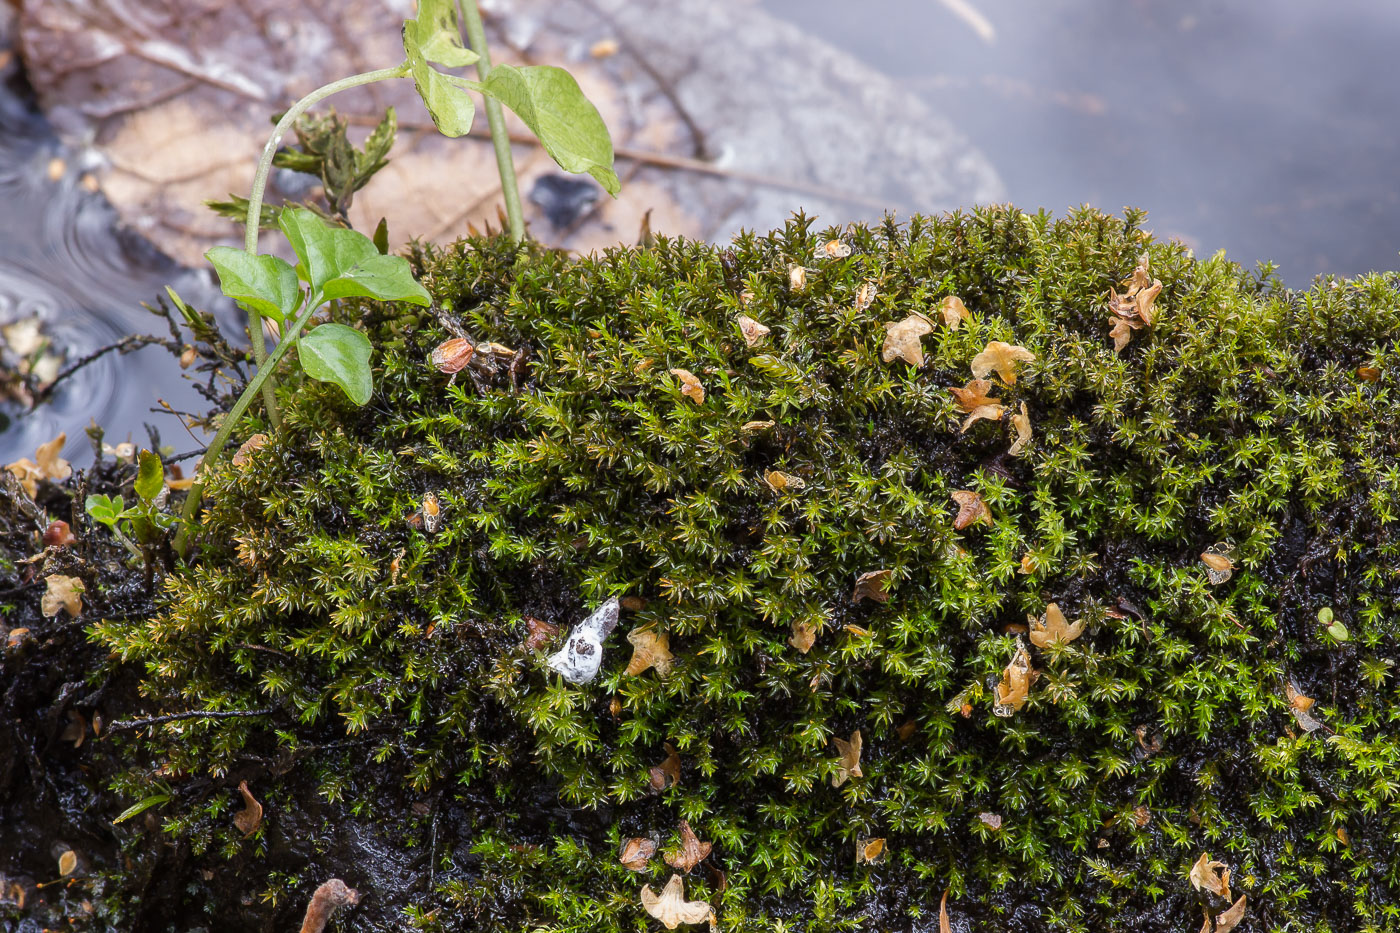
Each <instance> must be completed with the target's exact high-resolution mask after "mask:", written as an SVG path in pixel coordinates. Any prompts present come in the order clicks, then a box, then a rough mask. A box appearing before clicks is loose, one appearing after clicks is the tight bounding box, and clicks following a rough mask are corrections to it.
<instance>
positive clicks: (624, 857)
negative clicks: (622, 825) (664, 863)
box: [617, 836, 656, 871]
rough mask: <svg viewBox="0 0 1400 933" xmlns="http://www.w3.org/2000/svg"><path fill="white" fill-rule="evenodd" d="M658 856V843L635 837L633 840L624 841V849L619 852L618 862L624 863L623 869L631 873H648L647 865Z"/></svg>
mask: <svg viewBox="0 0 1400 933" xmlns="http://www.w3.org/2000/svg"><path fill="white" fill-rule="evenodd" d="M655 854H656V843H655V842H653V841H652V840H650V839H644V838H642V837H640V836H634V837H632V838H631V839H624V840H622V847H621V848H620V849H619V850H618V853H617V860H618V861H619V862H621V863H622V867H623V868H627V869H629V870H631V871H646V870H647V863H648V862H650V861H651V857H652V856H653V855H655Z"/></svg>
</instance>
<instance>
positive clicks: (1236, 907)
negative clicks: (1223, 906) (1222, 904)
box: [1215, 894, 1245, 933]
mask: <svg viewBox="0 0 1400 933" xmlns="http://www.w3.org/2000/svg"><path fill="white" fill-rule="evenodd" d="M1244 907H1245V896H1244V895H1243V894H1241V895H1240V899H1239V900H1237V901H1235V903H1233V904H1231V905H1230V909H1229V910H1224V911H1221V912H1220V913H1219V914H1218V915H1217V916H1216V918H1215V933H1230V931H1231V930H1233V929H1234V928H1235V927H1237V926H1239V925H1240V921H1241V920H1243V919H1244Z"/></svg>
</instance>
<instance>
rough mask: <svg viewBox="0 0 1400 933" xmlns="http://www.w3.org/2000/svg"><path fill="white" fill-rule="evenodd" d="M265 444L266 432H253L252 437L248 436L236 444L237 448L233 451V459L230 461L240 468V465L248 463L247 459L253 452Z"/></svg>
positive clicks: (250, 457) (249, 458)
mask: <svg viewBox="0 0 1400 933" xmlns="http://www.w3.org/2000/svg"><path fill="white" fill-rule="evenodd" d="M266 444H267V435H266V434H261V433H259V434H254V435H253V436H252V437H250V438H248V439H247V440H246V441H244V442H243V443H242V444H240V445H239V446H238V450H237V451H236V452H235V453H234V455H233V460H231V461H230V462H231V463H232V464H233V465H234V466H236V467H239V468H240V469H241V468H242V467H244V466H246V465H247V464H248V461H249V460H251V459H252V457H253V454H255V453H257V452H258V451H260V450H262V449H263V446H264V445H266Z"/></svg>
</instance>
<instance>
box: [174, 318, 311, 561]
mask: <svg viewBox="0 0 1400 933" xmlns="http://www.w3.org/2000/svg"><path fill="white" fill-rule="evenodd" d="M310 298H311V299H315V300H308V301H307V303H306V308H305V309H304V310H303V311H302V312H301V314H299V315H298V316H297V319H296V320H295V321H293V322H292V326H291V327H290V328H288V329H287V331H286V332H285V333H284V334H283V335H282V339H281V340H280V341H278V343H277V346H276V348H274V349H273V351H272V355H271V356H269V357H268V358H267V361H266V362H265V363H264V364H263V365H262V366H259V367H258V371H257V372H256V373H255V374H254V375H253V378H252V379H251V380H250V381H249V382H248V385H247V386H245V387H244V389H243V394H242V395H240V396H238V401H236V402H234V403H233V408H231V409H229V412H228V414H226V415H224V420H223V422H222V423H221V424H220V425H219V430H218V432H217V433H215V435H214V440H213V441H211V442H210V444H209V447H208V449H207V450H205V452H204V459H203V460H201V461H200V464H199V473H200V475H203V474H204V473H205V472H206V471H208V470H212V469H213V468H214V466H215V465H216V464H217V463H218V462H219V460H220V459H221V458H222V457H223V454H224V447H225V446H227V445H228V438H229V435H230V434H232V433H233V429H234V428H235V427H237V426H238V420H239V419H240V418H242V417H243V413H244V412H245V411H247V410H248V405H249V404H250V403H251V402H252V401H253V398H254V397H255V396H256V395H257V394H258V392H259V391H261V389H262V387H263V386H264V385H266V383H267V381H268V380H269V379H270V378H272V371H273V370H274V369H276V368H277V364H278V363H280V362H281V361H282V357H284V356H286V355H287V351H288V350H290V349H291V348H292V344H294V343H296V338H297V334H300V333H301V331H302V328H304V327H306V323H307V321H310V320H311V315H313V314H315V313H316V309H317V308H318V307H320V301H319V296H318V295H312V296H310ZM203 495H204V482H203V480H201V479H196V480H195V481H194V485H192V486H190V491H189V494H188V495H187V496H186V497H185V505H184V508H182V509H181V510H180V530H179V531H178V532H176V533H175V541H174V545H173V546H174V548H175V553H177V554H179V555H180V556H181V557H182V558H183V557H184V556H185V552H186V551H187V550H188V549H189V537H190V529H191V528H192V527H194V520H195V516H196V515H198V514H199V501H200V499H201V498H203Z"/></svg>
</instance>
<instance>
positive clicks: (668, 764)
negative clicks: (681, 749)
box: [647, 742, 681, 790]
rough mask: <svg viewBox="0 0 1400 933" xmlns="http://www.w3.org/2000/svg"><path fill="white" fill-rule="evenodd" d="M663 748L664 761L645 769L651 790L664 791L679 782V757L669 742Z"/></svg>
mask: <svg viewBox="0 0 1400 933" xmlns="http://www.w3.org/2000/svg"><path fill="white" fill-rule="evenodd" d="M663 747H664V748H665V749H666V760H665V761H663V762H661V764H659V765H655V766H653V767H651V768H648V769H647V774H648V776H649V777H650V779H651V789H652V790H665V789H666V788H668V787H673V786H675V785H676V784H679V783H680V782H681V756H680V755H678V754H677V753H676V749H675V746H673V745H672V744H671V743H670V742H667V743H666V744H665V745H664V746H663Z"/></svg>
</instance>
